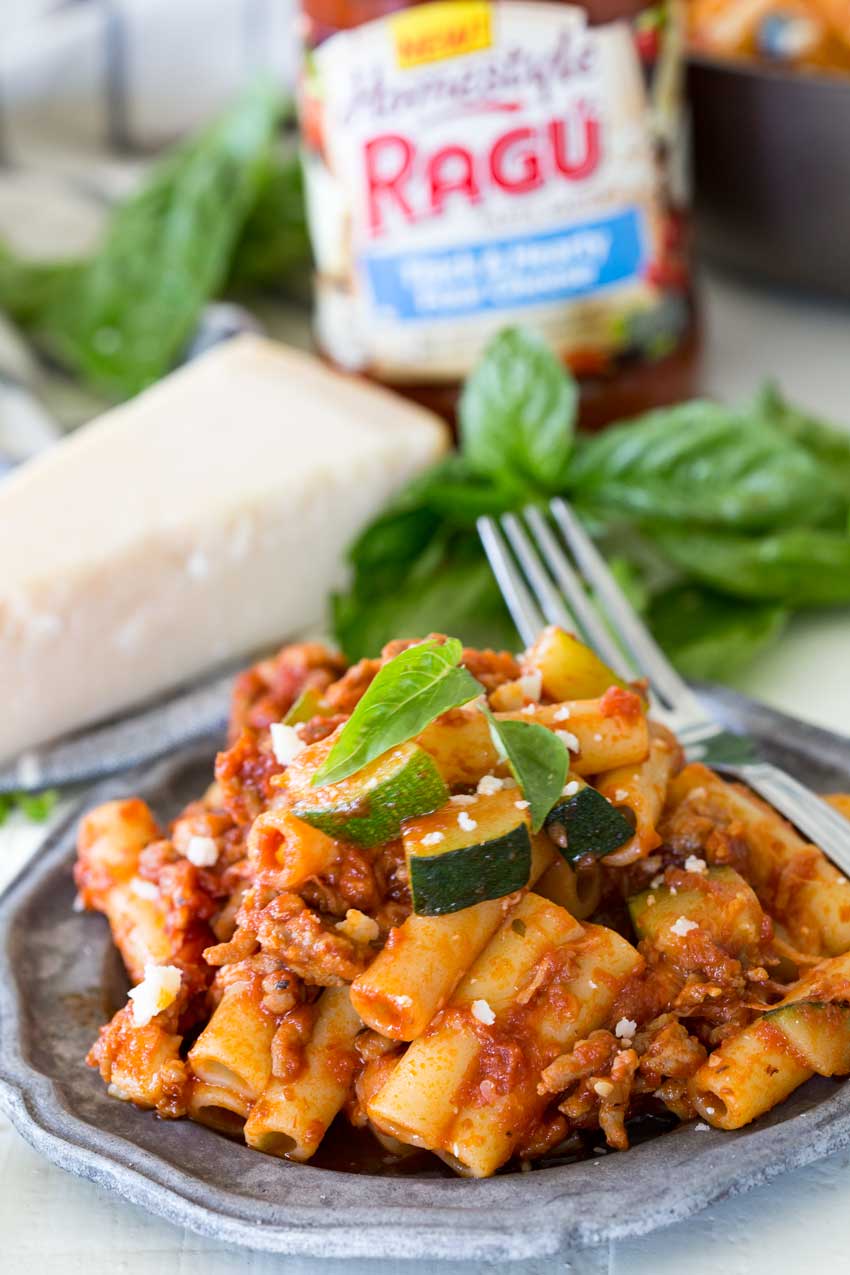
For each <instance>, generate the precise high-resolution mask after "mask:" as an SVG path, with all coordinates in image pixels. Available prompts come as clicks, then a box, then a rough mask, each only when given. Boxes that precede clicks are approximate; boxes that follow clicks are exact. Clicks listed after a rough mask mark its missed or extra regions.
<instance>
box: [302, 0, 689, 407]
mask: <svg viewBox="0 0 850 1275" xmlns="http://www.w3.org/2000/svg"><path fill="white" fill-rule="evenodd" d="M302 10H303V28H304V29H303V38H304V62H303V73H302V77H301V92H300V115H301V127H302V138H303V153H304V165H305V175H306V188H307V205H308V218H309V223H310V232H311V238H312V243H313V250H314V256H315V261H316V334H317V339H318V342H319V345H320V347H321V349H322V350H323V351H324V353H325V354H326V355H327V356H328V357H329V358H330V359H331V360H333V361H334V362H335V363H337V364H338V365H339V366H341V367H342V368H345V369H348V370H350V371H357V372H362V373H364V374H366V375H369V376H371V377H373V378H375V379H377V380H380V381H383V382H385V383H387V384H389V385H392V386H394V387H396V388H397V389H401V390H403V391H404V392H407V393H409V394H411V395H412V396H413V397H416V398H418V399H419V400H420V401H424V402H426V403H428V404H429V405H430V406H433V407H436V408H437V409H438V410H441V411H443V412H444V413H445V414H446V415H448V416H451V415H452V412H453V407H454V403H455V400H456V396H457V392H458V388H459V384H460V382H461V381H462V380H463V378H464V377H465V376H466V374H467V373H468V372H469V370H470V369H471V367H472V366H473V365H474V363H475V362H476V360H477V358H478V357H479V355H480V354H481V351H482V349H483V348H484V346H485V345H486V344H487V342H488V340H489V339H490V338H491V337H492V336H493V335H494V334H495V333H496V332H498V331H499V330H500V329H501V328H503V327H506V326H509V325H517V324H522V325H524V326H526V327H529V328H532V329H534V330H535V331H536V332H537V333H539V335H540V336H541V337H543V338H544V339H545V340H546V341H547V342H548V344H549V345H550V346H551V347H552V349H553V350H555V351H556V353H557V354H558V356H559V357H560V358H562V359H563V361H564V362H565V363H566V364H567V365H568V366H569V367H570V368H571V369H572V371H573V372H574V373H575V374H576V375H577V376H578V377H579V380H580V383H581V389H582V423H583V424H584V425H585V426H589V427H594V426H596V425H600V424H604V423H605V422H606V421H608V420H611V419H613V418H617V417H621V416H625V415H629V414H632V413H634V412H637V411H640V410H643V409H645V408H648V407H651V406H655V405H658V404H661V403H666V402H672V401H674V400H676V399H678V398H682V397H685V396H687V395H688V394H689V393H690V392H691V391H692V388H693V381H694V379H695V371H696V340H695V331H694V317H693V307H692V300H691V290H690V274H689V267H688V253H687V242H688V221H687V211H686V200H685V190H684V181H683V177H682V169H683V166H682V163H681V108H680V97H679V93H680V69H681V59H680V54H681V39H680V24H679V15H678V9H677V0H661V3H658V4H651V5H647V4H646V3H644V2H643V0H590V2H589V3H586V4H583V5H577V4H570V3H558V2H557V0H543V2H542V3H541V2H538V0H451V2H446V0H441V2H439V3H434V2H426V3H412V4H411V3H403V0H303V4H302Z"/></svg>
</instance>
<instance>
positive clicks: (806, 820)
mask: <svg viewBox="0 0 850 1275" xmlns="http://www.w3.org/2000/svg"><path fill="white" fill-rule="evenodd" d="M724 769H725V767H724ZM731 769H732V770H733V773H734V774H736V775H737V776H738V777H739V778H741V779H743V781H744V782H745V783H746V784H749V786H750V788H752V789H753V790H754V791H755V792H757V793H758V794H759V796H760V797H764V799H765V801H767V802H769V803H770V805H772V806H774V807H775V808H776V809H777V810H778V811H779V812H780V813H781V814H783V815H784V816H785V818H786V819H788V820H790V821H791V823H793V824H794V825H795V826H796V827H797V828H799V829H800V831H801V832H802V833H803V834H804V835H805V836H806V837H808V839H809V840H810V841H812V842H813V843H814V844H815V845H816V846H819V847H820V849H821V850H822V851H823V852H824V854H825V855H826V857H827V858H828V859H831V860H832V862H833V863H834V864H835V865H836V867H838V868H840V869H841V871H842V872H843V873H844V875H845V876H847V877H850V821H848V820H847V819H845V818H844V816H843V815H840V814H839V813H838V811H837V810H833V809H832V807H831V806H829V805H827V803H826V802H825V801H824V800H823V798H822V797H818V796H817V794H816V793H813V792H812V791H811V789H810V788H806V786H805V785H804V784H801V783H800V781H799V779H795V778H794V777H793V775H789V774H788V772H787V771H784V770H780V768H779V767H778V766H773V765H771V763H770V762H756V763H753V764H750V765H744V766H736V767H734V768H731Z"/></svg>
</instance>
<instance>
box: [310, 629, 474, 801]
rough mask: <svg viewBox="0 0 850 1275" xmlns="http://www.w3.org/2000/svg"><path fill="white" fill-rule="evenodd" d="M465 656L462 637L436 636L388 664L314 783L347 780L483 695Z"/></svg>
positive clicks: (345, 727) (359, 706)
mask: <svg viewBox="0 0 850 1275" xmlns="http://www.w3.org/2000/svg"><path fill="white" fill-rule="evenodd" d="M462 655H463V647H462V645H461V643H460V642H459V641H458V639H457V638H446V640H445V641H444V642H438V641H435V640H433V639H432V640H429V641H425V642H418V643H417V644H416V645H415V646H409V647H408V648H407V649H406V650H404V651H401V652H400V653H399V654H398V655H396V656H395V657H394V658H393V659H391V660H389V661H388V662H387V663H386V664H384V665H383V667H382V668H381V669H379V671H378V673H377V675H376V677H375V678H374V680H373V681H372V683H371V684H370V686H369V688H368V690H367V691H366V693H365V695H364V696H363V697H362V699H361V700H360V701H359V703H358V704H357V707H356V708H355V710H354V712H353V713H352V714H351V717H349V719H348V721H347V722H346V723H345V725H344V726H343V728H342V731H341V733H340V736H339V738H338V739H337V741H336V743H335V744H334V746H333V748H332V749H331V751H330V753H329V754H328V757H327V759H326V761H325V763H324V765H323V766H322V767H321V768H320V770H319V771H318V772H317V773H316V774H315V775H314V776H313V786H314V787H317V786H319V785H320V784H332V783H336V782H338V781H339V780H340V779H346V778H347V777H348V776H349V775H353V774H354V773H355V771H358V770H362V768H363V767H364V766H366V765H368V763H369V762H370V761H374V760H375V758H376V757H380V756H381V754H382V753H385V752H387V750H388V749H390V748H395V747H396V745H397V744H403V743H405V742H406V741H407V740H408V739H412V738H413V736H414V735H418V734H419V732H420V731H421V730H424V728H425V727H426V726H427V725H428V724H429V722H432V721H433V720H434V718H436V717H439V716H440V714H441V713H445V712H446V711H447V710H448V709H450V708H457V707H458V706H459V705H461V704H466V703H468V702H469V700H471V699H476V698H477V697H478V696H479V695H481V694H483V692H484V687H483V686H482V685H481V683H480V682H478V681H477V680H476V678H474V677H473V676H472V674H471V673H470V672H469V670H468V669H465V668H461V667H459V666H460V661H461V657H462Z"/></svg>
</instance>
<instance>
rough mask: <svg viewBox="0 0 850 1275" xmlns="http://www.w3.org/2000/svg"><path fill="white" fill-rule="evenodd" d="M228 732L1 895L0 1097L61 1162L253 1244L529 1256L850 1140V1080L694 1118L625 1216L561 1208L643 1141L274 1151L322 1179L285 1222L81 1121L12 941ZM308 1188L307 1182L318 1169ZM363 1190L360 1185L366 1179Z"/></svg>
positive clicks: (287, 1249)
mask: <svg viewBox="0 0 850 1275" xmlns="http://www.w3.org/2000/svg"><path fill="white" fill-rule="evenodd" d="M721 701H722V707H723V709H724V710H725V715H726V717H727V721H728V724H731V725H735V724H738V725H739V726H740V724H741V721H742V719H743V717H744V716H745V715H746V716H747V717H749V721H750V724H751V725H753V724H754V723H755V721H758V722H759V724H760V725H761V726H762V727H763V728H764V714H765V713H767V714H772V710H767V709H764V707H763V706H761V705H760V706H758V712H757V713H756V712H753V713H751V714H750V713H749V712H748V709H749V702H748V701H746V700H745V699H743V698H742V697H740V696H737V695H735V694H734V693H729V692H726V691H725V690H724V691H723V692H722V694H721V695H718V697H717V701H716V707H717V708H718V709H720V708H721ZM736 718H737V722H736V721H735V720H734V719H736ZM780 719H781V721H782V724H783V726H787V725H788V724H789V723H791V722H793V725H794V728H795V732H796V734H795V738H796V740H797V741H798V743H799V744H800V748H801V751H802V752H805V751H806V750H805V747H804V745H805V744H806V742H808V745H809V747H810V750H811V753H812V755H813V756H814V755H817V757H818V758H819V759H821V760H822V759H823V753H824V748H825V745H826V744H827V742H828V743H829V744H830V747H829V748H828V749H827V751H828V752H829V753H830V754H831V760H832V761H833V763H835V764H839V765H840V766H841V768H842V769H844V767H845V766H846V773H847V777H848V782H850V740H847V739H844V738H842V737H840V736H837V735H833V734H832V733H831V732H824V731H823V730H822V729H820V728H816V727H811V726H809V725H808V724H806V723H802V722H801V723H799V724H798V723H797V722H796V719H790V718H788V717H787V716H786V715H784V714H782V715H779V714H775V715H772V720H774V721H779V720H780ZM786 738H787V737H786ZM216 743H217V740H214V739H212V738H210V737H208V738H206V739H205V740H202V741H200V742H196V743H194V744H193V745H191V746H188V747H184V748H181V749H177V750H175V751H174V752H173V753H172V754H171V755H170V756H169V757H168V758H166V759H164V760H163V759H160V760H159V761H157V762H154V763H152V764H146V765H144V766H140V767H137V768H135V769H134V770H132V771H130V772H128V773H125V774H124V775H122V776H118V777H112V778H109V779H106V780H104V781H102V782H101V783H99V784H97V785H96V786H94V787H93V788H91V789H89V790H87V791H86V792H85V793H84V794H83V795H82V796H81V797H80V799H79V801H77V802H76V803H75V805H74V807H73V808H72V809H71V810H70V811H69V812H68V813H67V814H66V816H65V817H64V818H63V819H62V820H61V821H60V822H59V823H58V824H57V825H56V826H55V827H54V828H52V829H50V830H49V831H48V832H47V833H46V835H45V837H44V839H43V840H42V842H41V844H40V846H39V848H38V850H37V851H36V853H35V855H34V857H33V859H31V860H30V862H29V863H28V864H27V865H25V866H24V867H23V868H22V870H21V871H20V872H19V873H18V875H17V876H16V877H15V878H14V879H13V881H12V882H11V883H10V884H9V885H8V886H7V888H6V889H5V891H4V892H3V894H2V895H0V1108H2V1109H3V1110H4V1111H5V1113H6V1114H7V1115H8V1117H9V1119H10V1120H11V1122H12V1124H13V1125H14V1127H15V1128H16V1129H17V1130H18V1132H19V1133H20V1134H21V1135H22V1136H23V1137H24V1138H25V1140H26V1141H27V1142H29V1144H30V1145H31V1146H33V1147H34V1149H35V1150H36V1151H38V1152H39V1153H41V1154H43V1155H44V1156H46V1158H47V1159H49V1160H51V1161H52V1162H53V1163H55V1164H57V1165H59V1167H61V1168H64V1169H65V1170H67V1171H70V1172H72V1173H75V1174H76V1175H78V1176H81V1177H83V1178H87V1179H89V1180H91V1181H94V1182H96V1183H98V1184H99V1185H101V1186H104V1187H106V1188H107V1189H110V1190H112V1191H113V1192H115V1193H116V1194H117V1195H118V1196H120V1197H121V1198H122V1199H125V1200H127V1201H128V1202H129V1203H132V1204H135V1205H138V1206H140V1207H142V1208H144V1209H146V1210H147V1211H148V1212H151V1213H153V1214H155V1215H157V1216H159V1217H162V1218H164V1219H165V1220H166V1221H169V1222H172V1223H173V1224H175V1225H178V1226H185V1227H187V1228H189V1229H190V1230H193V1231H195V1232H198V1233H200V1234H203V1235H206V1236H209V1237H210V1238H213V1239H217V1240H219V1241H222V1242H225V1243H230V1244H235V1245H238V1246H241V1247H245V1248H250V1249H256V1250H261V1251H270V1252H277V1253H286V1254H290V1255H292V1256H303V1257H351V1258H389V1259H395V1260H399V1259H405V1258H434V1259H454V1260H455V1261H465V1262H473V1261H494V1260H499V1261H507V1260H513V1261H517V1260H529V1259H535V1258H545V1257H552V1256H555V1255H557V1254H563V1253H564V1252H565V1251H567V1250H569V1249H571V1248H575V1247H583V1246H589V1245H593V1244H599V1243H602V1242H604V1241H606V1240H618V1239H625V1238H629V1237H632V1236H638V1235H644V1234H647V1233H649V1232H650V1231H653V1230H656V1229H659V1228H661V1227H664V1226H668V1225H670V1224H672V1223H674V1222H677V1221H682V1220H684V1219H685V1218H687V1217H689V1216H692V1215H693V1214H695V1213H697V1212H699V1211H701V1210H702V1209H704V1208H706V1207H707V1206H709V1205H710V1204H713V1203H716V1202H717V1201H718V1200H721V1199H723V1198H725V1197H727V1196H731V1195H737V1194H740V1193H742V1192H743V1191H745V1190H749V1189H750V1188H752V1187H754V1186H757V1185H760V1184H761V1183H764V1182H766V1181H769V1180H770V1179H771V1178H774V1177H776V1176H778V1175H779V1174H780V1173H783V1172H786V1171H787V1170H789V1169H792V1168H799V1167H801V1166H803V1165H805V1164H808V1163H811V1162H812V1161H814V1160H816V1159H820V1158H822V1157H823V1156H826V1155H828V1154H831V1153H832V1152H835V1151H838V1150H840V1149H842V1148H843V1147H846V1146H847V1145H849V1144H850V1084H845V1085H844V1086H842V1087H841V1088H839V1089H837V1091H836V1092H835V1093H833V1094H831V1095H829V1096H827V1097H825V1098H822V1100H821V1101H819V1102H816V1103H815V1104H814V1105H813V1106H812V1107H810V1108H809V1109H808V1110H806V1111H801V1112H798V1113H797V1114H795V1115H790V1116H789V1117H787V1118H786V1119H785V1120H781V1119H780V1120H778V1121H776V1123H773V1124H770V1125H767V1126H763V1127H762V1126H759V1125H758V1124H757V1125H756V1126H749V1127H748V1128H746V1129H744V1130H740V1131H738V1132H737V1133H733V1134H729V1133H721V1132H719V1131H716V1130H711V1131H708V1132H707V1133H698V1132H696V1131H695V1128H694V1126H693V1125H685V1126H682V1127H681V1128H680V1129H677V1130H674V1131H672V1132H671V1133H668V1134H665V1135H664V1137H663V1139H660V1140H654V1141H653V1142H650V1143H647V1144H644V1147H652V1146H654V1145H658V1144H659V1142H664V1143H665V1144H666V1146H668V1147H670V1146H671V1143H670V1141H669V1140H670V1139H679V1138H686V1137H687V1138H692V1137H695V1138H698V1139H702V1142H701V1143H698V1144H696V1145H695V1144H693V1143H691V1144H690V1146H689V1147H688V1148H687V1149H685V1148H684V1143H682V1144H680V1147H679V1148H678V1149H679V1150H684V1151H685V1155H686V1157H687V1159H688V1160H689V1162H692V1163H693V1164H694V1165H695V1167H696V1169H697V1171H696V1172H695V1173H694V1174H688V1175H676V1174H675V1172H674V1171H673V1170H674V1166H675V1160H676V1157H675V1156H671V1157H670V1169H671V1172H670V1177H669V1180H668V1183H667V1186H666V1189H665V1193H664V1197H663V1199H661V1200H659V1199H658V1197H657V1195H652V1196H651V1197H650V1198H648V1199H646V1200H644V1201H643V1202H642V1204H638V1205H637V1207H636V1204H635V1197H636V1195H637V1194H638V1192H635V1191H634V1190H632V1199H631V1200H630V1199H628V1198H625V1197H623V1198H622V1204H621V1208H620V1210H619V1212H618V1213H617V1214H616V1215H615V1216H613V1217H612V1216H610V1215H608V1216H606V1217H605V1218H604V1219H603V1220H602V1221H601V1222H599V1221H596V1220H594V1219H593V1218H592V1217H591V1216H588V1215H587V1214H586V1213H585V1212H584V1211H581V1210H580V1211H579V1213H578V1215H576V1214H575V1213H573V1214H572V1215H571V1214H570V1210H569V1208H567V1209H565V1210H563V1211H562V1210H559V1209H558V1207H557V1205H558V1203H559V1201H562V1200H565V1199H567V1198H568V1197H570V1196H571V1195H574V1194H575V1187H576V1185H577V1183H576V1178H575V1174H576V1173H577V1172H578V1173H582V1175H585V1174H590V1173H593V1174H595V1175H596V1176H595V1178H593V1179H586V1178H584V1176H583V1185H585V1186H586V1185H588V1184H593V1185H591V1190H592V1191H594V1192H595V1193H596V1194H597V1195H599V1198H600V1199H601V1198H602V1197H604V1195H606V1194H608V1193H611V1192H613V1193H614V1194H619V1195H621V1196H622V1185H623V1184H622V1182H620V1181H619V1179H620V1178H622V1177H623V1176H624V1175H625V1176H626V1177H633V1178H634V1179H635V1181H636V1182H639V1180H640V1178H641V1174H640V1173H639V1172H635V1173H633V1172H632V1170H633V1169H634V1170H639V1169H640V1160H641V1152H642V1150H643V1149H644V1147H640V1146H638V1147H635V1148H633V1149H632V1150H631V1151H630V1152H629V1153H628V1155H627V1156H614V1155H609V1156H604V1157H600V1158H599V1159H597V1160H594V1161H584V1162H582V1163H579V1164H575V1165H566V1166H559V1167H552V1168H547V1169H542V1170H537V1171H535V1172H533V1173H530V1174H521V1173H517V1174H510V1175H504V1176H502V1177H497V1178H493V1179H488V1180H485V1181H482V1182H477V1181H471V1180H463V1179H458V1180H457V1181H455V1180H451V1181H447V1180H442V1179H441V1180H429V1179H417V1178H396V1179H392V1178H384V1179H376V1178H373V1177H370V1176H366V1175H357V1174H347V1173H339V1172H337V1171H334V1170H325V1169H317V1168H314V1167H312V1166H309V1165H289V1164H286V1165H282V1163H281V1162H280V1161H273V1163H274V1164H275V1165H276V1166H278V1169H277V1171H278V1172H280V1173H281V1174H284V1173H286V1172H290V1173H291V1172H294V1173H297V1174H300V1175H305V1174H309V1175H313V1177H314V1178H315V1180H316V1185H317V1190H316V1198H315V1200H314V1202H313V1203H312V1204H308V1205H305V1204H296V1205H295V1206H294V1207H292V1208H290V1207H289V1206H288V1205H287V1204H286V1203H284V1204H283V1205H281V1206H280V1214H279V1218H278V1219H277V1220H269V1219H268V1208H267V1207H266V1206H268V1204H269V1202H268V1201H260V1200H259V1199H258V1198H257V1197H250V1196H245V1195H239V1194H238V1193H237V1192H235V1191H232V1190H230V1191H228V1190H224V1189H222V1188H219V1187H216V1186H212V1185H211V1184H209V1183H207V1182H204V1181H203V1179H202V1178H200V1177H198V1176H195V1175H194V1174H193V1173H191V1172H190V1171H187V1170H186V1169H183V1168H181V1167H180V1166H178V1165H175V1164H172V1163H171V1162H170V1161H168V1160H167V1159H165V1158H164V1157H163V1156H157V1155H156V1154H155V1153H153V1152H151V1151H149V1150H147V1149H146V1148H145V1147H142V1146H141V1145H140V1144H138V1143H136V1142H133V1141H131V1140H129V1139H127V1138H125V1137H123V1136H122V1135H121V1134H118V1133H115V1132H112V1131H110V1130H106V1129H103V1128H99V1127H98V1126H97V1125H96V1124H94V1123H92V1122H90V1121H88V1120H86V1119H84V1118H83V1117H82V1116H80V1115H79V1114H77V1113H76V1112H74V1111H73V1110H72V1109H71V1107H70V1106H69V1104H68V1103H67V1102H66V1101H65V1099H64V1096H63V1092H62V1087H61V1085H60V1084H59V1083H58V1082H57V1080H55V1079H53V1078H52V1077H50V1076H48V1075H47V1074H45V1073H44V1072H42V1071H40V1070H39V1069H38V1068H37V1067H36V1065H35V1064H34V1062H33V1061H32V1060H30V1059H29V1058H28V1057H27V1054H26V1022H25V1015H24V1014H23V1013H22V1007H21V987H20V983H19V981H18V978H17V976H16V971H15V969H14V967H13V964H12V959H11V958H12V953H11V950H10V949H11V940H12V938H13V934H14V931H15V925H16V920H17V919H19V917H20V915H21V912H22V911H24V910H25V909H27V908H28V907H30V906H32V905H33V903H35V902H37V900H38V898H39V896H40V894H41V892H42V891H43V890H45V889H51V888H53V886H52V884H51V878H53V877H54V876H55V875H56V874H57V873H58V872H60V871H62V870H63V869H64V868H66V867H67V865H68V863H69V862H70V861H71V859H72V857H73V833H74V829H75V825H76V822H77V820H78V818H79V816H80V814H81V812H82V811H83V810H84V809H86V808H87V807H88V806H89V805H91V804H93V803H94V802H97V801H101V800H105V799H108V798H109V797H114V796H123V795H127V794H129V793H131V792H134V791H137V790H138V789H140V788H141V789H143V790H149V789H156V788H157V786H162V785H163V784H165V783H166V782H167V781H168V777H169V776H171V775H173V774H176V773H177V772H178V771H179V770H180V769H182V768H185V767H186V766H187V765H189V764H192V763H193V762H195V761H201V760H202V759H203V758H204V757H209V756H210V755H211V754H212V753H213V752H214V751H215V747H216ZM819 1083H820V1084H821V1085H823V1084H826V1085H829V1084H830V1082H818V1081H811V1082H809V1086H811V1085H813V1084H814V1085H816V1084H819ZM798 1092H799V1091H798ZM210 1136H213V1137H215V1136H216V1135H214V1134H211V1135H210ZM618 1164H619V1165H620V1166H621V1168H620V1169H617V1168H616V1166H617V1165H618ZM612 1170H613V1171H612ZM324 1175H329V1176H330V1177H332V1178H334V1179H351V1180H354V1181H356V1182H358V1183H361V1184H362V1188H361V1190H360V1194H361V1195H362V1196H363V1197H364V1198H363V1200H362V1201H361V1203H360V1204H359V1205H354V1206H352V1205H348V1204H344V1205H342V1206H334V1210H333V1212H332V1213H331V1212H330V1211H329V1210H328V1208H327V1206H326V1204H325V1203H324V1202H323V1200H322V1190H321V1179H322V1177H323V1176H324ZM571 1175H572V1176H571ZM685 1177H687V1179H688V1180H687V1181H685V1180H684V1178H685ZM283 1180H284V1179H283V1178H281V1181H283ZM377 1181H380V1182H382V1183H385V1184H392V1183H396V1184H401V1186H395V1187H393V1186H387V1187H386V1188H385V1190H384V1191H383V1192H382V1193H380V1194H381V1196H382V1197H383V1198H377V1197H378V1195H379V1193H378V1192H377V1191H376V1190H375V1189H374V1184H375V1183H376V1182H377ZM304 1185H305V1186H308V1187H309V1181H308V1180H307V1179H305V1180H304ZM632 1185H633V1184H632ZM370 1186H371V1188H372V1189H371V1191H370V1189H369V1188H370ZM447 1187H448V1188H449V1189H451V1190H452V1191H454V1192H456V1193H457V1194H458V1196H459V1198H458V1199H457V1201H452V1202H451V1203H446V1198H445V1197H446V1196H447V1194H448V1192H447V1189H446V1188H447ZM350 1190H353V1191H354V1194H355V1195H356V1194H357V1191H356V1190H355V1189H354V1188H353V1187H351V1188H350ZM199 1192H200V1193H201V1194H206V1195H207V1197H208V1199H207V1201H206V1202H204V1201H202V1200H200V1199H198V1198H197V1196H198V1193H199ZM402 1195H403V1196H404V1197H405V1199H404V1202H402V1201H401V1199H400V1197H401V1196H402ZM387 1197H389V1200H388V1198H387ZM252 1208H253V1209H254V1216H253V1217H252V1216H251V1210H252ZM603 1212H604V1210H603ZM461 1245H462V1250H463V1251H462V1252H461V1251H459V1248H460V1246H461Z"/></svg>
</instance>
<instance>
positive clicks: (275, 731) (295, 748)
mask: <svg viewBox="0 0 850 1275" xmlns="http://www.w3.org/2000/svg"><path fill="white" fill-rule="evenodd" d="M269 733H270V735H271V738H272V752H273V753H274V755H275V757H276V759H277V760H278V761H279V762H280V764H281V766H288V765H289V763H290V762H291V761H294V760H295V758H296V757H297V756H298V754H299V753H300V752H301V750H302V749H303V748H305V747H306V745H305V743H304V740H303V739H301V737H300V736H299V734H298V732H297V731H296V729H295V727H294V726H286V725H284V723H283V722H272V724H271V726H270V727H269Z"/></svg>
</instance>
